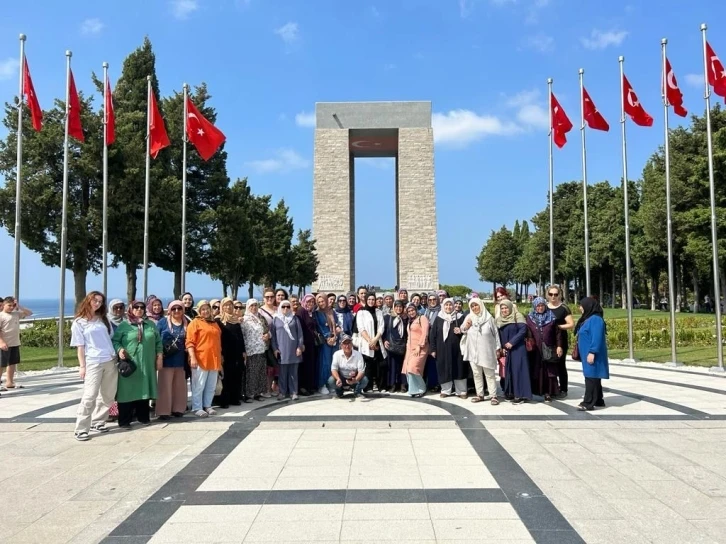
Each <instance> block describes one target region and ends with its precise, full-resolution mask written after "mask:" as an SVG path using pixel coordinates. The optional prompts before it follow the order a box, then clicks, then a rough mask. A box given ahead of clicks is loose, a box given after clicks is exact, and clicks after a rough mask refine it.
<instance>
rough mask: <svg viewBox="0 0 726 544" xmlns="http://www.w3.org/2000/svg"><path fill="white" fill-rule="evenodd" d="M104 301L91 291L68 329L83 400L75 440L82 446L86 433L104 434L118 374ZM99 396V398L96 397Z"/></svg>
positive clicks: (100, 296)
mask: <svg viewBox="0 0 726 544" xmlns="http://www.w3.org/2000/svg"><path fill="white" fill-rule="evenodd" d="M107 313H108V309H107V308H106V297H105V296H104V295H103V294H102V293H99V292H98V291H91V292H90V293H88V295H86V298H85V299H83V302H81V304H80V306H79V307H78V313H77V314H76V318H75V319H74V320H73V325H71V347H75V348H77V351H78V365H79V374H80V375H81V379H82V380H83V396H82V397H81V404H80V405H79V406H78V412H77V418H76V430H75V436H76V440H79V441H81V442H84V441H86V440H88V439H89V438H90V437H89V435H88V433H89V432H91V431H93V432H97V433H105V432H108V429H107V428H106V419H107V418H108V408H109V406H110V405H111V404H112V403H113V400H114V398H116V387H117V386H118V371H117V370H116V351H115V350H114V349H113V344H112V343H111V323H109V321H108V317H107V315H106V314H107ZM99 393H100V394H99Z"/></svg>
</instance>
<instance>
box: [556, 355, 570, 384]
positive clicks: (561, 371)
mask: <svg viewBox="0 0 726 544" xmlns="http://www.w3.org/2000/svg"><path fill="white" fill-rule="evenodd" d="M557 374H558V377H559V379H560V391H562V392H563V393H567V382H568V376H567V355H565V357H563V358H562V360H561V361H557Z"/></svg>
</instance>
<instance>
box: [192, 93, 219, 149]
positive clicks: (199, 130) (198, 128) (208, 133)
mask: <svg viewBox="0 0 726 544" xmlns="http://www.w3.org/2000/svg"><path fill="white" fill-rule="evenodd" d="M186 129H187V138H188V139H189V141H190V142H192V144H194V147H195V148H196V149H197V153H199V156H200V157H201V158H202V159H203V160H205V161H208V160H209V159H211V158H212V156H213V155H214V154H215V153H216V152H217V150H218V149H219V147H220V146H221V145H222V144H223V143H224V141H225V140H226V139H227V138H226V137H225V135H224V133H223V132H222V131H221V130H219V129H218V128H217V127H215V126H214V125H213V124H212V123H210V122H209V121H207V119H206V118H205V117H204V116H203V115H202V114H201V113H199V110H198V109H197V108H196V106H195V105H194V103H193V102H192V101H191V99H190V98H189V97H188V96H187V119H186Z"/></svg>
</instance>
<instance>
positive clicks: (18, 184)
mask: <svg viewBox="0 0 726 544" xmlns="http://www.w3.org/2000/svg"><path fill="white" fill-rule="evenodd" d="M24 68H25V34H21V35H20V87H19V90H18V155H17V157H18V162H17V165H16V167H15V268H14V270H15V277H14V280H13V296H14V297H15V300H18V299H19V298H20V247H21V246H20V216H21V212H22V205H21V196H22V170H23V95H24V93H25V78H24V77H23V69H24Z"/></svg>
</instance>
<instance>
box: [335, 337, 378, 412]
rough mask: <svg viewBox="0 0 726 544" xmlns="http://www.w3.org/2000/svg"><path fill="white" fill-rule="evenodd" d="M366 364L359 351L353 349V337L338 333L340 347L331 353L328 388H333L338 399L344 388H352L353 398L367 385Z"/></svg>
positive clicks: (341, 395)
mask: <svg viewBox="0 0 726 544" xmlns="http://www.w3.org/2000/svg"><path fill="white" fill-rule="evenodd" d="M365 370H366V364H365V362H364V361H363V356H362V355H361V354H360V352H359V351H355V350H354V349H353V339H352V338H351V337H350V336H348V335H347V334H341V335H340V349H339V350H338V351H336V352H335V353H334V354H333V364H332V365H331V373H332V376H331V377H330V378H329V379H328V389H329V390H331V391H332V390H333V389H335V394H336V395H337V396H338V398H339V399H342V398H343V393H344V391H345V389H346V388H348V387H349V388H350V389H352V390H353V400H355V399H356V398H357V397H358V395H360V394H361V393H362V392H363V389H364V388H365V386H366V385H368V378H366V377H365Z"/></svg>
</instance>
